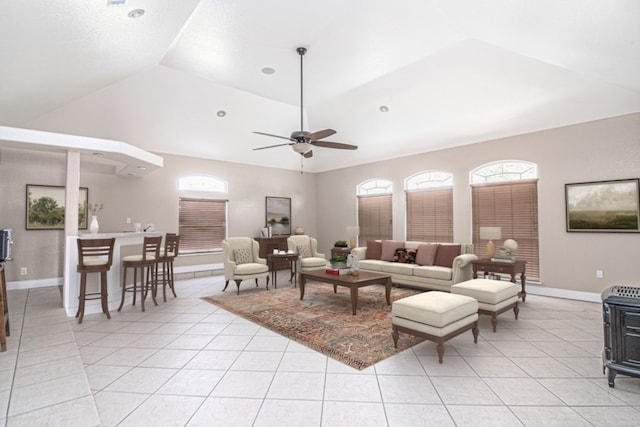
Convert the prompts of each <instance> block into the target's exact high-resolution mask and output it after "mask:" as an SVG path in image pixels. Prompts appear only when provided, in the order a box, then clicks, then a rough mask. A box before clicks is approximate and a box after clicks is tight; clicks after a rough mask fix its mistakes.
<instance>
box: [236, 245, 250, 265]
mask: <svg viewBox="0 0 640 427" xmlns="http://www.w3.org/2000/svg"><path fill="white" fill-rule="evenodd" d="M233 256H234V257H235V259H236V264H248V263H250V262H253V257H252V256H251V251H250V250H249V248H238V249H234V250H233Z"/></svg>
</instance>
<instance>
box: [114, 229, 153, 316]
mask: <svg viewBox="0 0 640 427" xmlns="http://www.w3.org/2000/svg"><path fill="white" fill-rule="evenodd" d="M161 241H162V236H159V237H145V238H144V241H143V242H142V254H140V255H129V256H126V257H123V258H122V300H121V301H120V307H118V311H120V310H122V306H123V305H124V300H125V296H126V293H127V292H132V293H133V305H136V291H137V282H138V270H140V306H141V307H142V311H144V300H145V299H146V298H147V292H148V291H149V284H151V298H152V299H153V303H154V304H155V305H158V303H157V301H156V296H155V288H156V278H155V275H154V274H153V273H154V269H155V265H156V260H157V259H158V257H159V252H160V242H161ZM129 268H133V284H132V285H131V286H127V270H128V269H129ZM145 270H146V276H145Z"/></svg>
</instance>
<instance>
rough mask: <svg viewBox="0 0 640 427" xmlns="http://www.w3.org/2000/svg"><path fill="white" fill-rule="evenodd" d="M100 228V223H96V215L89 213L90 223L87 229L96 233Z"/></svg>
mask: <svg viewBox="0 0 640 427" xmlns="http://www.w3.org/2000/svg"><path fill="white" fill-rule="evenodd" d="M99 229H100V224H98V216H97V215H91V224H89V231H90V232H91V234H96V233H97V232H98V230H99Z"/></svg>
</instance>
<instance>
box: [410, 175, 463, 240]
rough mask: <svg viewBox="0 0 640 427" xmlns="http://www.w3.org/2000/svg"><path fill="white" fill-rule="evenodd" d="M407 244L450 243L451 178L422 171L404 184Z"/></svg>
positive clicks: (451, 212)
mask: <svg viewBox="0 0 640 427" xmlns="http://www.w3.org/2000/svg"><path fill="white" fill-rule="evenodd" d="M404 187H405V195H406V200H407V240H419V241H425V242H443V243H446V242H453V175H452V174H451V173H449V172H444V171H435V170H430V171H424V172H419V173H416V174H414V175H411V176H410V177H408V178H407V179H406V180H405V185H404Z"/></svg>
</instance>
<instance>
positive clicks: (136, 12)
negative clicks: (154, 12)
mask: <svg viewBox="0 0 640 427" xmlns="http://www.w3.org/2000/svg"><path fill="white" fill-rule="evenodd" d="M142 15H144V9H133V10H132V11H131V12H129V18H140V17H141V16H142Z"/></svg>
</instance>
